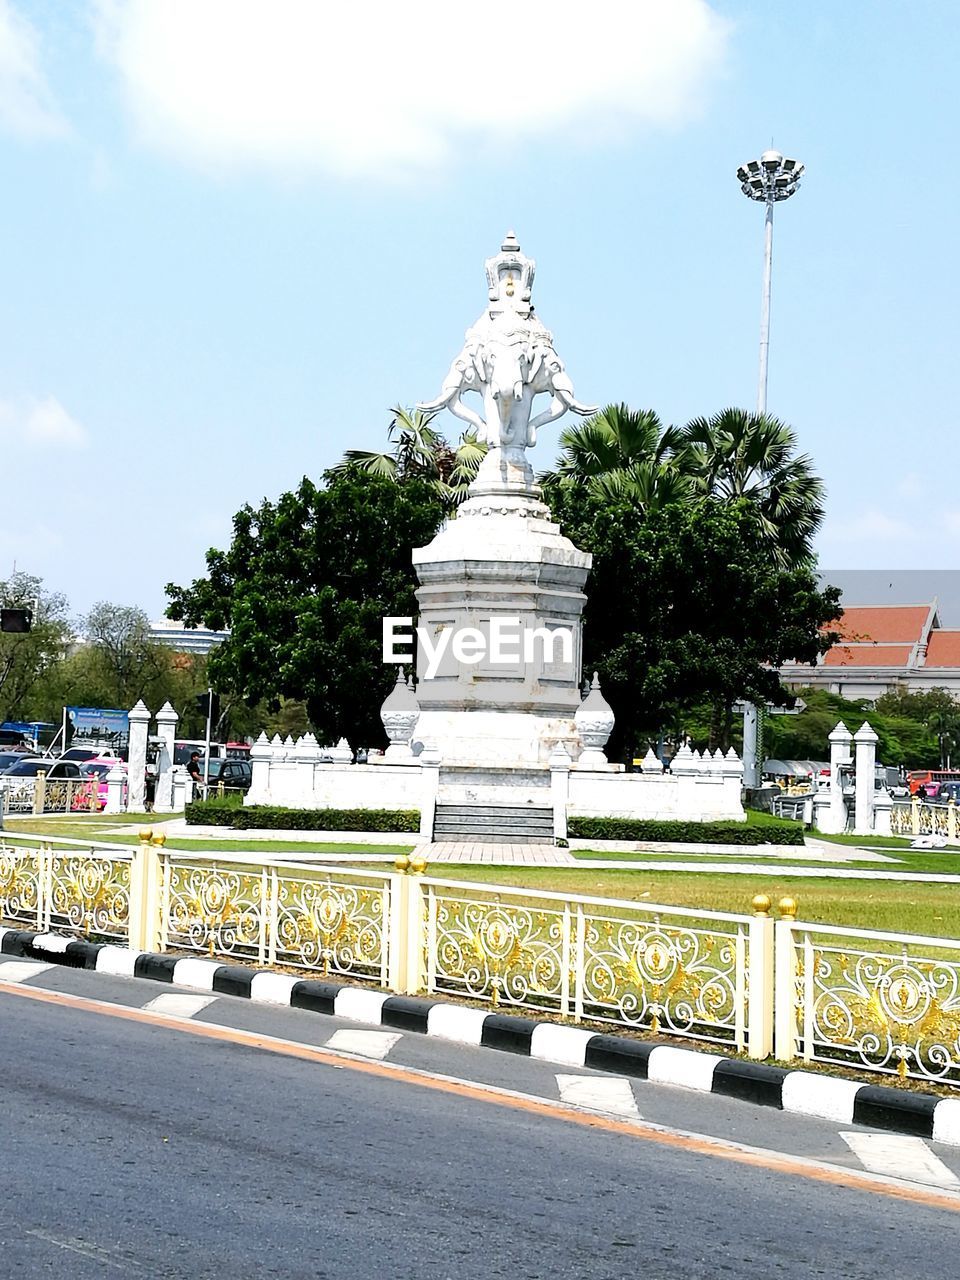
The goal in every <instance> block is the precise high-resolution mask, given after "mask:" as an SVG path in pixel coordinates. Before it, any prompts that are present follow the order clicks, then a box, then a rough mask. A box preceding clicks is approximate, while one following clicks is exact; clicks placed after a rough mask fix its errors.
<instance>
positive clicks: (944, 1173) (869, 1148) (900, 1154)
mask: <svg viewBox="0 0 960 1280" xmlns="http://www.w3.org/2000/svg"><path fill="white" fill-rule="evenodd" d="M840 1137H841V1138H842V1139H843V1140H844V1142H845V1143H846V1144H847V1146H848V1147H849V1148H850V1150H851V1151H852V1152H853V1153H854V1155H855V1156H856V1157H857V1159H858V1160H859V1161H860V1163H861V1164H862V1165H863V1167H864V1168H865V1169H868V1170H869V1171H870V1172H871V1173H883V1174H886V1175H887V1176H888V1177H891V1178H906V1179H907V1181H908V1182H923V1183H925V1184H926V1185H928V1186H933V1187H950V1188H952V1189H955V1188H957V1187H960V1178H958V1177H957V1175H956V1174H955V1173H954V1172H953V1170H952V1169H948V1168H947V1166H946V1165H945V1164H944V1163H943V1161H942V1160H941V1159H940V1158H939V1156H935V1155H934V1154H933V1152H932V1151H931V1150H930V1148H929V1147H928V1146H927V1144H926V1143H925V1142H924V1140H923V1139H922V1138H913V1137H910V1136H909V1135H907V1134H901V1133H841V1134H840Z"/></svg>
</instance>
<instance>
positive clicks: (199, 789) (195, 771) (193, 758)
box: [187, 751, 203, 797]
mask: <svg viewBox="0 0 960 1280" xmlns="http://www.w3.org/2000/svg"><path fill="white" fill-rule="evenodd" d="M187 773H188V775H189V777H190V781H191V782H192V783H193V794H194V796H195V797H196V796H198V795H202V794H203V771H202V770H201V768H200V752H199V751H191V752H190V759H189V760H188V761H187Z"/></svg>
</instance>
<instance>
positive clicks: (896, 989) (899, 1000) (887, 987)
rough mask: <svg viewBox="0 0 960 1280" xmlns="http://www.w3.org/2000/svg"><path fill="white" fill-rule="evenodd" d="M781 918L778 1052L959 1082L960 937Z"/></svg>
mask: <svg viewBox="0 0 960 1280" xmlns="http://www.w3.org/2000/svg"><path fill="white" fill-rule="evenodd" d="M785 901H786V903H788V904H790V905H789V908H788V911H787V913H786V914H785V915H784V917H783V918H781V919H780V920H779V921H778V922H777V926H776V928H777V973H776V990H775V1003H776V1006H777V1019H778V1026H777V1045H776V1051H777V1056H778V1057H780V1058H792V1057H795V1056H799V1057H801V1058H803V1059H804V1060H805V1061H807V1062H830V1063H836V1064H839V1065H842V1066H847V1067H859V1068H867V1069H869V1070H872V1071H879V1072H883V1073H885V1074H890V1075H897V1076H899V1077H900V1078H901V1079H902V1078H905V1077H907V1076H910V1077H913V1078H915V1079H919V1080H928V1081H929V1080H937V1081H943V1082H944V1083H950V1084H960V939H938V938H923V937H917V936H911V935H906V934H896V933H885V932H879V931H877V932H874V931H871V930H865V929H843V928H835V927H833V926H830V925H811V924H806V923H802V924H801V923H797V921H796V920H795V919H794V918H793V915H792V914H791V912H792V911H795V905H794V904H792V900H791V899H786V900H785Z"/></svg>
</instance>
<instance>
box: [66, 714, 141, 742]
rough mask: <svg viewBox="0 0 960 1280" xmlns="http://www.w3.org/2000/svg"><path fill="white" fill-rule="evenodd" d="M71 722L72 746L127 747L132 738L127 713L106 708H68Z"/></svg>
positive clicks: (68, 717)
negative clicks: (91, 744) (95, 744)
mask: <svg viewBox="0 0 960 1280" xmlns="http://www.w3.org/2000/svg"><path fill="white" fill-rule="evenodd" d="M67 719H68V720H69V721H70V727H71V730H72V732H71V735H70V744H71V746H74V747H82V746H83V745H84V744H85V743H88V742H89V743H99V744H100V745H102V746H106V745H109V746H111V747H125V746H126V745H127V742H128V741H129V738H130V718H129V716H128V715H127V713H126V711H117V710H116V709H111V708H105V707H67Z"/></svg>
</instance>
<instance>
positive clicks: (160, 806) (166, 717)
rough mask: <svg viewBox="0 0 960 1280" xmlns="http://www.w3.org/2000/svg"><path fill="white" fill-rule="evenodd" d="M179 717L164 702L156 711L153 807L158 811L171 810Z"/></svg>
mask: <svg viewBox="0 0 960 1280" xmlns="http://www.w3.org/2000/svg"><path fill="white" fill-rule="evenodd" d="M179 719H180V717H179V716H178V715H177V713H176V711H174V709H173V707H171V705H170V703H169V702H165V703H164V704H163V706H162V707H161V708H160V710H159V711H158V712H157V737H158V738H159V739H160V759H159V761H158V773H157V795H156V801H155V803H154V806H153V807H154V808H155V809H156V811H157V812H158V813H172V812H173V744H174V740H175V739H176V736H177V721H178V720H179Z"/></svg>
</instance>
